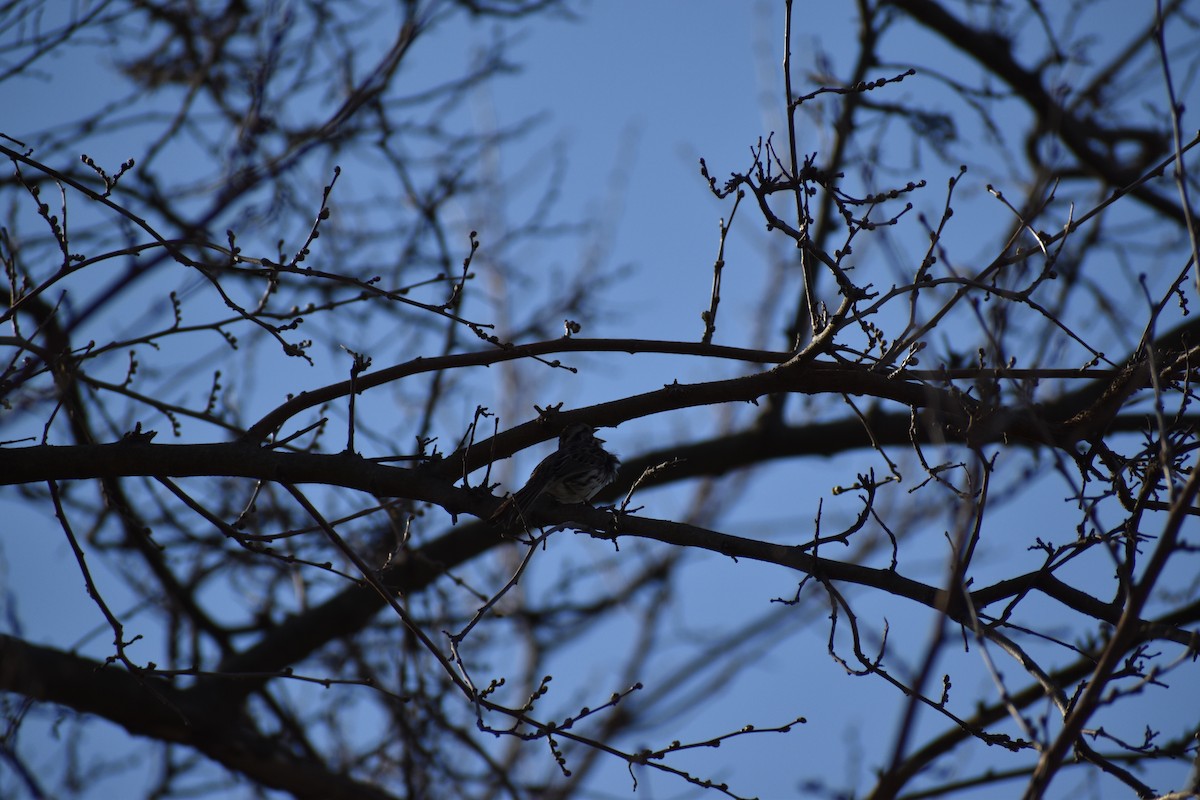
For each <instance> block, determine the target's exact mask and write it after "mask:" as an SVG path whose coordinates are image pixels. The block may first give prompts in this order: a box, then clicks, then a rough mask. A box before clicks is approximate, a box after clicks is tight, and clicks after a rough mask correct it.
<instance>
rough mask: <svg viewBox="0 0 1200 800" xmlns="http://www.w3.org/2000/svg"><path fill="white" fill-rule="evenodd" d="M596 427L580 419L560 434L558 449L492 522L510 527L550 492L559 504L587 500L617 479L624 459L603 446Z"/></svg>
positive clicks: (530, 476)
mask: <svg viewBox="0 0 1200 800" xmlns="http://www.w3.org/2000/svg"><path fill="white" fill-rule="evenodd" d="M602 444H604V440H603V439H597V438H596V429H595V428H593V427H592V426H591V425H587V424H584V423H581V422H577V423H575V424H574V425H570V426H568V427H567V428H566V430H564V431H563V432H562V433H561V434H560V435H559V437H558V450H556V451H554V452H553V453H551V454H550V455H548V456H546V457H545V458H544V459H542V462H541V463H540V464H538V465H537V466H536V467H534V468H533V472H532V473H530V475H529V480H528V481H526V483H525V486H524V487H523V488H521V489H520V490H519V491H517V492H516V493H515V494H512V495H510V496H509V497H507V498H505V500H504V502H503V503H501V504H500V507H499V508H497V509H496V512H495V513H494V514H492V516H491V517H490V518H489V519H488V521H489V522H493V523H499V522H503V523H504V525H505V527H511V526H512V525H513V523H515V522H516V521H517V520H519V519H522V518H523V517H524V514H525V512H526V511H528V510H529V509H530V508H531V507H532V506H533V504H534V502H535V501H536V500H537V499H538V498H539V497H541V496H542V495H543V494H548V495H550V496H551V497H553V498H554V499H555V500H557V501H558V502H560V503H585V502H587V501H588V500H591V499H592V498H593V497H595V496H596V492H598V491H600V490H601V489H603V488H604V487H605V486H607V485H608V484H610V483H612V482H613V481H614V480H616V477H617V469H618V468H620V466H621V462H620V461H619V460H618V459H617V457H616V456H614V455H613V454H612V453H609V452H608V451H606V450H605V449H604V448H603V447H601V445H602Z"/></svg>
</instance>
